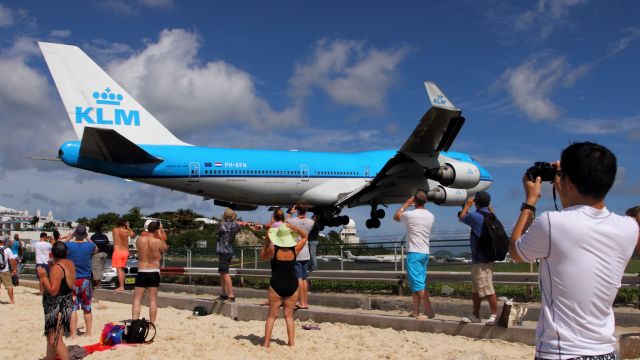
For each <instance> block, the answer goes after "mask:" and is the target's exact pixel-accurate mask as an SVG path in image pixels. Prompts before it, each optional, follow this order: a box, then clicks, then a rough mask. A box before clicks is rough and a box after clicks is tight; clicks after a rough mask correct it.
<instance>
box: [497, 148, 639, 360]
mask: <svg viewBox="0 0 640 360" xmlns="http://www.w3.org/2000/svg"><path fill="white" fill-rule="evenodd" d="M550 167H551V168H552V170H555V171H551V172H549V171H547V170H548V169H549V168H550ZM616 170H617V163H616V158H615V156H614V155H613V153H611V151H609V150H608V149H607V148H605V147H603V146H601V145H598V144H594V143H590V142H583V143H574V144H572V145H570V146H569V147H567V148H566V149H564V150H563V151H562V155H561V159H560V161H559V162H557V163H552V164H548V163H547V164H536V166H534V167H532V168H530V169H529V170H527V172H526V173H525V176H524V177H523V183H524V192H525V202H524V203H523V204H522V206H521V208H520V216H519V218H518V221H517V222H516V225H515V228H514V229H513V233H512V236H511V245H510V247H509V254H510V255H511V258H512V259H513V260H514V261H519V262H523V261H527V262H531V261H534V260H536V259H539V260H540V266H539V277H540V291H541V294H542V309H541V311H540V319H539V320H538V328H537V330H536V338H537V344H536V359H570V358H583V357H584V358H589V359H615V358H616V355H615V347H616V337H615V334H614V331H615V320H614V314H613V309H612V304H613V300H614V299H615V297H616V294H617V292H618V288H619V287H620V285H621V280H622V275H623V274H624V269H625V267H626V265H627V263H628V261H629V259H630V258H631V255H632V254H633V250H634V247H635V246H636V245H637V244H638V240H639V231H638V225H637V223H636V222H635V221H634V220H633V219H632V218H630V217H623V216H619V215H616V214H614V213H611V212H610V211H609V210H608V209H607V208H606V207H605V196H606V194H607V192H608V191H609V189H611V186H612V185H613V182H614V180H615V174H616ZM543 181H553V183H554V188H555V190H556V192H557V193H558V195H559V196H560V200H561V202H562V206H563V207H564V209H563V210H562V211H549V212H545V213H542V214H541V215H540V216H539V217H538V218H537V219H535V215H536V207H535V206H536V203H537V201H538V199H539V197H540V190H541V183H542V182H543ZM534 219H535V220H534Z"/></svg>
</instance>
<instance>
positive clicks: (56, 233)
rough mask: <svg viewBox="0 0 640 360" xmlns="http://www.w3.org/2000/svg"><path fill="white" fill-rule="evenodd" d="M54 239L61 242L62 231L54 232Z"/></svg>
mask: <svg viewBox="0 0 640 360" xmlns="http://www.w3.org/2000/svg"><path fill="white" fill-rule="evenodd" d="M53 239H54V240H55V241H58V240H60V231H58V230H53Z"/></svg>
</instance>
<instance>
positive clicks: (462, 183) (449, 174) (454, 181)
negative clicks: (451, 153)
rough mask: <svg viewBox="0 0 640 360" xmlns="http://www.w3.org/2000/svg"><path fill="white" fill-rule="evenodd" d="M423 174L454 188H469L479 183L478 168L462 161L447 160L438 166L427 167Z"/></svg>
mask: <svg viewBox="0 0 640 360" xmlns="http://www.w3.org/2000/svg"><path fill="white" fill-rule="evenodd" d="M424 175H425V176H426V177H427V178H428V179H432V180H436V181H437V182H439V183H440V184H442V185H444V186H448V187H452V188H455V189H471V188H473V187H475V186H476V185H478V183H480V169H478V167H477V166H475V165H473V164H471V163H468V162H462V161H449V162H447V163H445V164H444V165H443V166H440V167H439V168H435V169H427V170H425V172H424Z"/></svg>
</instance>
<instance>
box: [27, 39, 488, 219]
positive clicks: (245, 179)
mask: <svg viewBox="0 0 640 360" xmlns="http://www.w3.org/2000/svg"><path fill="white" fill-rule="evenodd" d="M38 45H39V46H40V50H41V52H42V54H43V56H44V59H45V61H46V63H47V66H48V68H49V71H50V72H51V75H52V78H53V81H54V83H55V85H56V87H57V89H58V92H59V94H60V97H61V98H62V102H63V104H64V107H65V109H66V111H67V113H68V116H69V120H70V121H71V124H72V126H73V129H74V130H75V133H76V135H77V136H78V139H79V140H80V141H67V142H65V143H63V144H62V146H61V147H60V149H59V151H58V158H59V159H60V160H62V161H63V162H64V163H65V164H66V165H68V166H71V167H75V168H80V169H84V170H88V171H93V172H96V173H101V174H106V175H110V176H115V177H120V178H124V179H125V180H129V181H138V182H142V183H146V184H151V185H156V186H160V187H163V188H167V189H171V190H176V191H181V192H185V193H189V194H193V195H199V196H202V197H203V199H204V200H213V202H214V204H215V205H219V206H225V207H230V208H233V209H235V210H255V209H257V207H258V206H272V207H276V206H277V207H287V206H292V205H294V204H295V203H296V202H297V201H298V200H300V199H304V200H306V201H308V202H309V204H310V205H312V208H311V211H313V212H314V213H315V214H317V215H318V216H319V219H320V222H321V224H322V226H323V227H324V226H325V225H328V226H339V225H346V224H347V223H348V222H349V217H348V216H344V215H343V216H340V215H339V214H340V212H341V210H342V209H343V208H345V207H346V208H352V207H356V206H370V207H371V211H370V219H368V220H367V221H366V226H367V228H378V227H380V219H382V218H384V216H385V211H384V209H381V208H379V206H383V207H386V206H388V205H389V204H393V203H402V202H404V201H405V200H406V199H407V198H408V197H409V196H410V194H413V193H415V192H416V191H418V190H424V191H425V192H426V193H427V196H428V199H429V201H430V202H433V203H435V204H437V205H444V206H454V205H456V206H457V205H462V204H464V202H465V201H466V199H467V198H469V197H471V196H473V195H474V194H475V193H476V192H478V191H481V190H485V189H487V188H488V187H489V186H490V185H491V184H492V182H493V178H492V177H491V175H490V174H489V172H487V170H485V169H484V168H483V167H482V166H481V165H480V164H479V163H478V162H477V161H475V160H474V159H473V158H472V157H471V156H470V155H468V154H465V153H461V152H453V151H449V148H450V146H451V145H452V143H453V141H454V139H455V137H456V136H457V134H458V132H459V131H460V129H461V128H462V126H463V124H464V122H465V118H464V117H462V116H461V113H462V111H461V110H460V109H458V108H457V107H455V106H454V104H453V103H452V102H451V101H450V100H449V99H448V98H447V97H446V96H445V95H444V93H443V92H442V91H441V90H440V89H439V88H438V86H436V84H434V83H433V82H425V83H424V84H425V87H426V90H427V94H428V96H429V100H430V102H431V108H430V109H429V110H428V111H427V112H426V113H425V114H424V116H423V117H422V119H420V121H419V122H418V125H417V126H416V128H415V130H414V131H413V133H412V134H411V135H410V136H409V138H408V139H407V140H406V141H405V142H404V144H403V145H402V146H401V147H400V149H398V150H374V151H364V152H355V153H331V152H308V151H296V150H290V151H286V150H253V149H228V148H209V147H201V146H194V145H191V144H187V143H185V142H183V141H181V140H180V139H178V138H177V137H176V136H174V135H173V134H172V133H171V132H170V131H169V130H168V129H167V128H166V127H164V126H163V125H162V124H161V123H160V122H159V121H158V120H157V119H156V118H155V117H153V115H151V114H150V113H149V112H148V111H147V110H146V109H145V108H144V107H142V105H140V103H138V102H137V101H136V100H135V99H134V98H133V97H132V96H130V95H129V94H128V93H127V92H126V91H125V90H124V89H123V88H122V87H121V86H120V85H119V84H118V83H116V82H115V81H114V80H113V79H112V78H111V77H110V76H109V75H108V74H107V73H106V72H105V71H104V70H102V69H101V68H100V66H98V65H97V64H96V63H95V62H94V61H93V60H92V59H91V58H90V57H89V56H87V54H85V53H84V52H83V51H82V50H81V49H80V48H78V47H76V46H71V45H64V44H54V43H46V42H39V43H38Z"/></svg>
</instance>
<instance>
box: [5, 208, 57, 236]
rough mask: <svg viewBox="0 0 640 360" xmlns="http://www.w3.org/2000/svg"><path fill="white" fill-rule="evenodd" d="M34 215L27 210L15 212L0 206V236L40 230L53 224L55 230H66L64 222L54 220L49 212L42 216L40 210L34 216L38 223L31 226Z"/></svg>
mask: <svg viewBox="0 0 640 360" xmlns="http://www.w3.org/2000/svg"><path fill="white" fill-rule="evenodd" d="M33 216H34V215H31V214H29V210H15V209H10V208H7V207H4V206H0V236H2V235H11V232H12V231H20V230H22V231H24V230H36V231H37V230H41V229H43V228H44V226H45V224H47V223H50V222H53V224H54V227H55V228H56V229H67V228H68V227H66V225H65V222H64V221H61V220H56V219H55V218H54V217H53V212H52V211H49V212H48V213H47V215H46V216H43V215H42V213H41V212H40V209H38V210H36V214H35V216H36V217H38V221H37V223H36V224H35V225H31V221H32V219H33Z"/></svg>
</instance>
